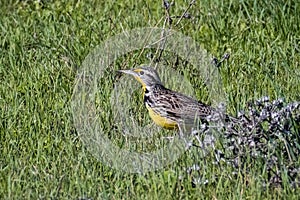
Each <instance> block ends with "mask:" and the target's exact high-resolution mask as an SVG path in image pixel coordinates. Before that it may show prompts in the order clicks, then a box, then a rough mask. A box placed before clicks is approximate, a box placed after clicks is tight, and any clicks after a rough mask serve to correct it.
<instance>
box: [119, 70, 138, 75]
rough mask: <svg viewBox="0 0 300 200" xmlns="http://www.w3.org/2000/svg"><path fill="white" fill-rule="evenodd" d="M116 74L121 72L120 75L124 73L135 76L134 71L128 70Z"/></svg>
mask: <svg viewBox="0 0 300 200" xmlns="http://www.w3.org/2000/svg"><path fill="white" fill-rule="evenodd" d="M118 72H121V73H124V74H131V75H133V76H136V75H137V74H136V72H135V71H133V70H130V69H129V70H118Z"/></svg>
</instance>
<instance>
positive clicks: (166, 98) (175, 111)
mask: <svg viewBox="0 0 300 200" xmlns="http://www.w3.org/2000/svg"><path fill="white" fill-rule="evenodd" d="M119 72H122V73H125V74H130V75H133V76H134V78H135V79H136V80H137V81H139V82H140V83H141V84H142V88H143V97H144V103H145V105H146V108H147V110H148V111H149V115H150V117H151V118H152V120H153V121H154V122H155V123H156V124H157V125H159V126H161V127H163V128H166V129H176V128H179V129H182V126H185V127H191V126H194V125H195V123H196V120H197V119H198V120H201V121H203V120H206V117H207V116H209V115H211V114H212V113H213V112H216V110H215V109H214V108H213V107H210V106H208V105H206V104H204V103H202V102H199V101H197V100H195V99H193V98H191V97H189V96H186V95H184V94H181V93H178V92H175V91H172V90H170V89H167V88H166V87H164V85H163V83H162V82H161V80H160V78H159V75H158V73H157V71H156V70H155V69H153V68H151V67H146V66H142V67H139V68H135V69H130V70H119ZM185 130H186V129H185Z"/></svg>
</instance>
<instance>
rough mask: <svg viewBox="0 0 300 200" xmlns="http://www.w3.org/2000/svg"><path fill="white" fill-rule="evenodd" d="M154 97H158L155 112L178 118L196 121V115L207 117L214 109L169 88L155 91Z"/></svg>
mask: <svg viewBox="0 0 300 200" xmlns="http://www.w3.org/2000/svg"><path fill="white" fill-rule="evenodd" d="M153 98H156V99H155V102H156V105H155V106H154V107H153V110H154V111H155V112H159V113H160V115H161V116H164V117H170V118H174V119H177V120H178V119H181V120H184V121H194V120H195V118H196V117H199V118H205V117H207V116H208V115H210V114H211V113H212V111H213V108H211V107H210V106H208V105H205V104H203V103H201V102H198V101H197V100H195V99H193V98H191V97H188V96H185V95H183V94H180V93H177V92H174V91H171V90H167V89H166V90H161V91H157V92H155V93H154V95H153Z"/></svg>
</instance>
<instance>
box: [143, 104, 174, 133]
mask: <svg viewBox="0 0 300 200" xmlns="http://www.w3.org/2000/svg"><path fill="white" fill-rule="evenodd" d="M147 109H148V111H149V115H150V117H151V119H152V120H153V121H154V122H155V123H156V124H157V125H158V126H161V127H163V128H166V129H176V128H178V126H177V123H176V122H174V121H172V120H169V119H167V118H165V117H162V116H160V115H158V114H157V113H155V112H154V111H153V110H152V109H151V108H150V107H149V106H147Z"/></svg>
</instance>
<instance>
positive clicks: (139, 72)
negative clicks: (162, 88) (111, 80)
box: [119, 66, 162, 87]
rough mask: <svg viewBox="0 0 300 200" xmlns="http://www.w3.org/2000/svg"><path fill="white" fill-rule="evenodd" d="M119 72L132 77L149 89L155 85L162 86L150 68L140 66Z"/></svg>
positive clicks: (153, 70)
mask: <svg viewBox="0 0 300 200" xmlns="http://www.w3.org/2000/svg"><path fill="white" fill-rule="evenodd" d="M119 72H122V73H125V74H130V75H132V76H134V78H135V79H136V80H138V81H139V82H140V83H141V84H142V85H143V87H151V86H153V85H157V84H159V85H162V82H161V80H160V78H159V76H158V73H157V72H156V70H155V69H153V68H152V67H147V66H142V67H138V68H135V69H129V70H119Z"/></svg>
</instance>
